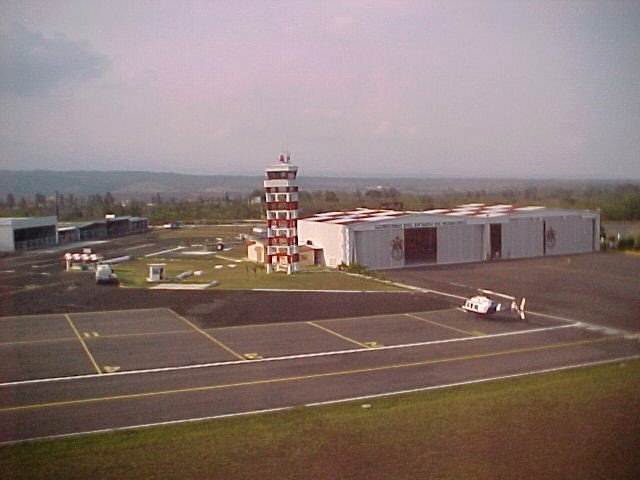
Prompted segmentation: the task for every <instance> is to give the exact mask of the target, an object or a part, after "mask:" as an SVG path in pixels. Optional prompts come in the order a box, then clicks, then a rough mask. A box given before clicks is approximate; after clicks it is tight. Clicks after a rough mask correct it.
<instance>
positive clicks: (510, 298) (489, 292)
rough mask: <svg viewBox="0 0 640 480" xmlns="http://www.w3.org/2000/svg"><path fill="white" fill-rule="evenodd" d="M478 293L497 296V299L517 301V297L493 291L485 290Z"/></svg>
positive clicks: (481, 289) (482, 289)
mask: <svg viewBox="0 0 640 480" xmlns="http://www.w3.org/2000/svg"><path fill="white" fill-rule="evenodd" d="M478 291H480V292H482V293H486V294H487V295H495V296H496V297H502V298H506V299H508V300H515V299H516V297H512V296H511V295H507V294H505V293H499V292H494V291H493V290H486V289H484V288H480V289H478Z"/></svg>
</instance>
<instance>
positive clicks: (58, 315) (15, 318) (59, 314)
mask: <svg viewBox="0 0 640 480" xmlns="http://www.w3.org/2000/svg"><path fill="white" fill-rule="evenodd" d="M36 317H60V318H62V317H64V313H34V314H32V315H13V316H10V317H0V321H5V320H6V321H11V320H13V321H16V320H22V319H23V318H36Z"/></svg>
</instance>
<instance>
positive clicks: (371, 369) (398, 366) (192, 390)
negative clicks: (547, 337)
mask: <svg viewBox="0 0 640 480" xmlns="http://www.w3.org/2000/svg"><path fill="white" fill-rule="evenodd" d="M621 338H622V336H620V335H617V336H609V337H600V338H595V339H593V338H592V339H588V340H577V341H574V342H562V343H554V344H550V345H539V346H536V347H526V348H516V349H510V350H502V351H498V352H488V353H477V354H472V355H461V356H458V357H449V358H440V359H435V360H420V361H417V362H410V363H398V364H393V365H384V366H380V367H369V368H360V369H354V370H341V371H337V372H326V373H313V374H309V375H298V376H294V377H280V378H269V379H265V380H251V381H246V382H238V383H227V384H221V385H207V386H203V387H193V388H180V389H175V390H160V391H157V392H144V393H130V394H123V395H114V396H111V397H96V398H84V399H80V400H65V401H61V402H51V403H40V404H31V405H20V406H16V407H6V408H0V413H6V412H15V411H21V410H33V409H37V408H52V407H65V406H71V405H82V404H88V403H98V402H108V401H116V400H132V399H137V398H147V397H154V396H163V395H176V394H181V393H197V392H207V391H214V390H222V389H227V388H238V387H248V386H255V385H265V384H270V383H285V382H295V381H302V380H313V379H318V378H327V377H337V376H343V375H357V374H361V373H371V372H382V371H385V370H398V369H402V368H413V367H422V366H425V365H436V364H441V363H451V362H460V361H465V360H477V359H482V358H491V357H499V356H506V355H516V354H520V353H531V352H540V351H544V350H552V349H560V348H568V347H577V346H580V345H588V344H594V343H602V342H611V341H614V340H620V339H621Z"/></svg>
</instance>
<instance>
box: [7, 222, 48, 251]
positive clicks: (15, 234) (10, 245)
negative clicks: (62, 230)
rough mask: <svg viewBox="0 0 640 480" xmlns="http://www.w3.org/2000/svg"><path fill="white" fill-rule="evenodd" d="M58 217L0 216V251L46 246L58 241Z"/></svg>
mask: <svg viewBox="0 0 640 480" xmlns="http://www.w3.org/2000/svg"><path fill="white" fill-rule="evenodd" d="M57 223H58V217H55V216H53V217H3V218H0V252H15V251H20V250H32V249H36V248H46V247H50V246H53V245H56V244H57V243H58V231H57Z"/></svg>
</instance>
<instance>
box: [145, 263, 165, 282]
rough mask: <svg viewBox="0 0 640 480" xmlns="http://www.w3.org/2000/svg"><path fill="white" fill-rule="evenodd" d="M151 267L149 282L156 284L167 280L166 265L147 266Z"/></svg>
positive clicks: (151, 264) (154, 264)
mask: <svg viewBox="0 0 640 480" xmlns="http://www.w3.org/2000/svg"><path fill="white" fill-rule="evenodd" d="M147 266H148V267H149V276H148V277H147V282H150V283H156V282H162V281H164V280H166V278H167V264H166V263H150V264H148V265H147Z"/></svg>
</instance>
